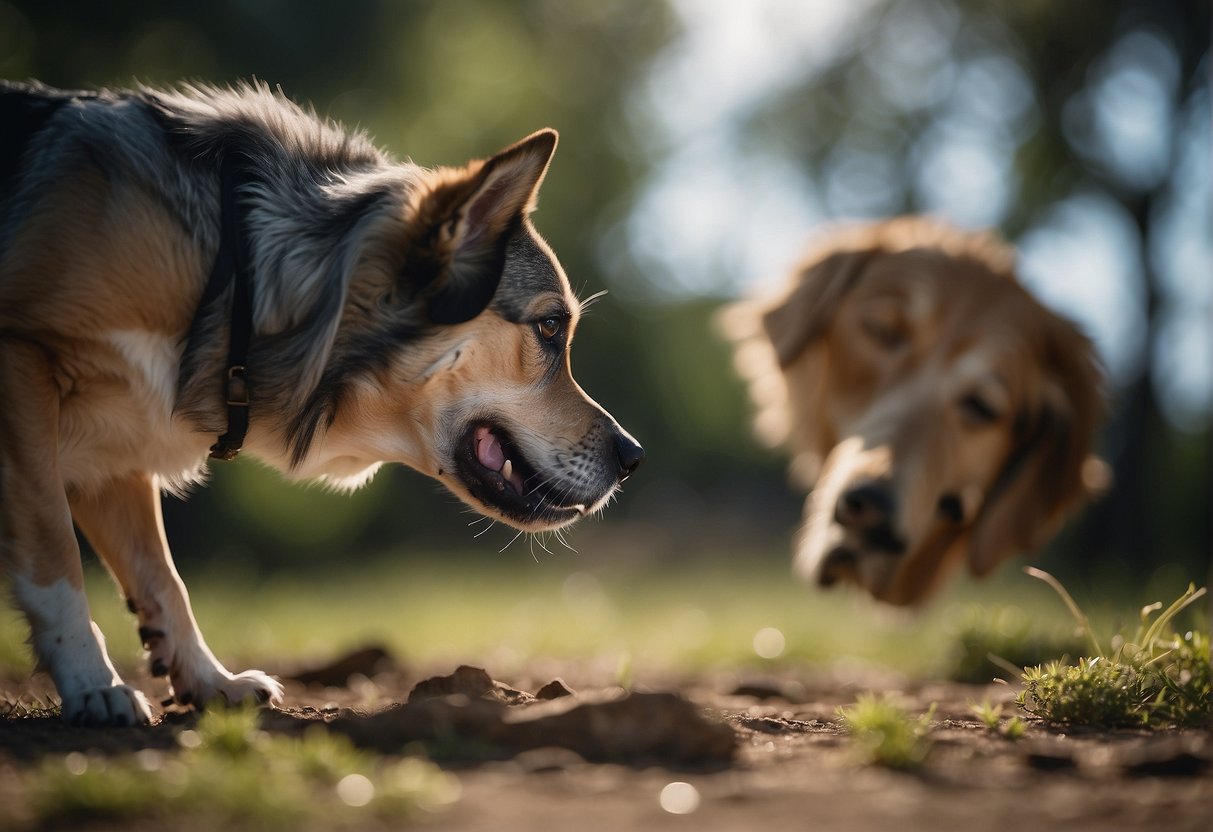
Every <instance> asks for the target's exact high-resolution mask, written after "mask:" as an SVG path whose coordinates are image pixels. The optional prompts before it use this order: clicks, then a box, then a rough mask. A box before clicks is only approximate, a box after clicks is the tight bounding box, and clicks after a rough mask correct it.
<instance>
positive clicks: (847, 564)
mask: <svg viewBox="0 0 1213 832" xmlns="http://www.w3.org/2000/svg"><path fill="white" fill-rule="evenodd" d="M723 321H724V324H725V326H726V329H727V331H728V333H729V334H730V335H733V336H734V337H735V338H737V340H738V346H737V353H736V359H737V365H738V368H739V370H740V371H741V372H742V373H743V375H745V376H746V377H747V378H748V379H749V381H750V390H751V394H752V398H754V400H755V401H756V403H757V404H758V405H759V407H760V410H759V414H758V416H757V423H756V424H757V429H758V432H759V434H760V435H761V436H762V437H764V438H766V439H768V440H769V441H771V442H772V443H777V442H780V441H785V442H786V443H787V444H788V445H789V446H790V449H791V451H792V453H793V461H792V466H791V469H792V473H793V476H794V478H795V479H796V480H797V481H798V482H799V483H800V484H802V485H803V486H805V487H808V488H811V491H810V494H809V496H808V498H807V501H806V504H805V524H804V526H803V528H802V530H801V533H800V535H799V538H798V541H797V544H796V554H795V568H796V571H797V572H798V573H799V574H800V575H801V576H802V577H804V578H806V579H808V580H810V581H812V582H814V583H817V584H821V585H824V586H828V585H831V584H833V583H835V582H838V581H848V582H852V583H857V584H859V585H860V586H862V587H863V588H865V589H866V590H867V591H868V592H870V593H871V594H872V595H873V596H875V597H876V598H879V599H881V600H883V601H887V602H890V603H893V604H909V603H913V602H915V601H918V600H919V599H921V598H923V597H925V596H926V595H927V594H928V593H929V592H930V591H931V590H932V589H933V588H935V587H936V586H937V585H938V584H939V583H940V581H941V579H942V578H943V577H944V576H945V575H946V574H947V573H948V572H949V571H950V570H951V569H952V568H953V567H955V566H956V565H958V564H959V563H961V562H964V561H965V560H966V559H967V561H968V565H969V569H970V570H971V572H972V573H973V574H974V575H977V576H983V575H985V574H987V573H989V572H990V571H991V570H993V569H994V568H995V566H996V565H997V564H998V563H1000V562H1001V561H1003V560H1004V559H1006V558H1008V557H1010V556H1011V555H1013V554H1014V553H1016V552H1020V551H1024V550H1030V549H1034V548H1037V547H1039V546H1041V545H1042V544H1043V543H1044V542H1046V541H1047V540H1048V539H1049V538H1050V537H1051V536H1052V535H1053V534H1054V533H1055V532H1056V531H1057V530H1058V528H1059V527H1060V525H1061V524H1062V522H1063V521H1064V519H1065V517H1066V515H1067V513H1068V512H1069V511H1070V510H1071V509H1072V508H1074V507H1075V506H1076V505H1078V504H1079V503H1080V502H1081V501H1082V499H1083V498H1084V497H1085V496H1087V495H1088V494H1089V492H1090V491H1092V490H1093V489H1096V488H1098V487H1099V485H1100V480H1101V479H1102V478H1103V477H1104V476H1105V474H1104V471H1105V468H1104V467H1103V465H1102V463H1100V462H1099V461H1098V460H1096V459H1095V458H1094V457H1091V456H1090V450H1091V445H1092V443H1093V440H1094V436H1095V432H1096V430H1097V426H1098V423H1099V420H1100V417H1101V415H1102V412H1103V393H1102V372H1101V370H1100V367H1099V365H1098V362H1097V360H1096V358H1095V356H1094V354H1093V351H1092V346H1091V344H1090V342H1089V341H1088V340H1087V338H1086V337H1084V336H1083V334H1082V333H1081V332H1079V330H1078V329H1077V328H1076V327H1075V326H1074V325H1073V324H1072V323H1070V322H1069V321H1066V320H1064V319H1063V318H1061V317H1060V316H1058V315H1056V314H1054V313H1053V312H1051V311H1049V310H1048V309H1046V308H1045V307H1044V306H1042V305H1041V304H1040V303H1039V302H1037V301H1036V300H1035V299H1034V298H1033V297H1032V296H1031V295H1029V294H1028V293H1027V292H1026V291H1025V290H1024V289H1023V288H1022V287H1021V286H1020V284H1019V283H1018V282H1017V281H1016V279H1015V274H1014V253H1013V252H1012V250H1011V249H1009V248H1008V247H1007V246H1006V245H1005V244H1003V243H1002V242H1000V241H999V240H997V239H996V238H995V237H993V236H992V235H988V234H977V233H964V232H961V231H958V230H955V229H952V228H950V227H948V226H945V225H943V224H941V223H939V222H936V221H932V220H929V219H925V218H917V217H907V218H901V219H897V220H892V221H889V222H886V223H881V224H876V225H870V226H862V227H854V228H849V229H843V230H837V231H835V232H834V233H833V234H830V235H827V236H825V237H824V242H823V245H822V247H821V248H820V249H818V250H816V251H814V252H813V253H812V254H811V255H810V256H809V257H808V258H807V259H806V260H805V261H804V262H803V264H802V265H801V266H800V267H799V268H798V269H797V270H796V271H795V274H794V275H793V279H792V280H791V281H790V284H789V285H788V286H787V287H786V288H785V289H784V290H783V291H782V292H781V293H780V294H779V295H778V296H777V297H776V298H774V299H773V300H770V301H767V302H753V303H743V304H739V305H737V306H735V307H734V308H732V309H731V310H729V311H727V312H726V314H725V315H724V316H723Z"/></svg>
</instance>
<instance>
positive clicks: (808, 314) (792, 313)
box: [762, 250, 873, 367]
mask: <svg viewBox="0 0 1213 832" xmlns="http://www.w3.org/2000/svg"><path fill="white" fill-rule="evenodd" d="M872 255H873V252H872V251H871V250H863V251H841V252H835V253H833V254H830V255H828V256H826V257H824V258H822V259H820V260H815V261H811V262H809V263H808V264H806V265H805V266H803V267H801V269H800V270H799V272H798V275H797V279H796V284H795V285H794V286H793V287H792V289H791V291H789V292H788V293H787V294H786V295H784V297H783V298H782V300H780V301H779V303H778V304H777V305H776V306H774V307H772V308H771V309H769V310H768V311H767V312H766V313H765V314H764V315H763V317H762V325H763V328H764V329H765V330H766V333H767V337H768V338H770V339H771V345H772V346H773V347H774V348H775V355H776V357H777V358H778V359H779V365H780V366H781V367H787V366H788V365H789V364H791V363H792V362H793V361H794V360H795V359H796V357H797V356H799V355H800V353H801V352H802V351H803V350H804V348H805V347H807V346H808V345H809V344H810V343H812V342H813V341H814V340H815V339H817V338H819V337H820V336H821V335H823V334H824V333H825V331H826V329H827V328H828V327H829V323H830V320H831V319H832V318H833V316H834V312H835V311H836V310H837V309H838V305H839V303H841V302H842V299H843V298H844V297H845V296H846V294H847V292H849V291H850V290H851V287H852V286H854V285H855V282H856V281H857V280H858V279H859V275H860V274H861V273H862V272H863V270H864V268H865V266H866V265H867V263H868V261H869V260H870V259H871V258H872Z"/></svg>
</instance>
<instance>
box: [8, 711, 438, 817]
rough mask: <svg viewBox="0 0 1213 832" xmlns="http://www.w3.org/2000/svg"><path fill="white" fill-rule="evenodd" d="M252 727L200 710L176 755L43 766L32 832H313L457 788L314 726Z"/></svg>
mask: <svg viewBox="0 0 1213 832" xmlns="http://www.w3.org/2000/svg"><path fill="white" fill-rule="evenodd" d="M259 720H260V716H259V714H258V712H257V711H255V710H252V709H241V710H231V711H223V710H216V711H208V712H207V713H206V714H205V715H203V717H202V718H201V719H200V720H199V722H198V726H197V728H196V729H193V730H186V731H183V732H182V733H181V734H180V735H179V741H180V745H181V750H180V751H178V752H174V753H165V752H161V751H156V750H150V749H149V750H144V751H139V752H137V753H135V754H130V755H125V756H120V757H104V756H101V755H95V754H88V755H85V754H81V753H78V752H77V753H72V754H68V755H66V756H64V757H54V758H48V759H46V760H45V761H44V762H43V764H42V765H41V766H40V767H39V768H37V769H35V770H34V771H32V772H30V773H29V774H28V775H27V776H26V788H27V790H28V794H29V800H30V806H31V810H32V815H33V818H34V820H35V825H36V826H41V825H63V826H70V825H71V824H72V823H74V822H77V821H81V820H84V819H88V820H90V821H97V820H110V821H114V822H120V821H124V820H131V819H136V818H139V819H152V820H155V819H162V820H163V821H164V822H165V823H169V822H171V821H172V819H173V818H177V817H181V816H186V815H188V816H189V817H191V818H193V819H194V820H196V821H198V822H199V823H202V824H203V825H218V824H233V825H236V826H239V827H241V828H248V827H253V828H276V829H300V828H306V829H320V828H330V827H331V826H333V825H335V824H345V823H350V822H355V821H357V820H358V819H359V818H364V819H369V818H371V817H379V818H382V819H386V820H392V821H407V820H410V819H415V818H416V817H417V816H419V815H424V814H427V813H430V812H433V811H437V810H439V809H441V808H442V807H443V806H445V805H447V804H449V803H450V802H451V801H452V800H454V799H455V798H456V797H457V794H458V791H457V789H458V784H457V782H456V781H455V780H454V779H453V778H452V777H451V776H450V775H448V774H446V773H444V772H442V771H441V770H440V769H438V768H437V767H436V766H435V765H434V764H433V763H430V762H429V761H426V760H421V759H417V758H405V759H403V760H398V761H390V760H378V761H377V760H376V758H375V757H374V756H372V755H368V754H365V753H363V752H361V751H359V750H357V749H355V748H354V747H353V745H352V744H351V743H350V742H349V741H348V739H346V738H345V737H342V736H339V735H334V734H330V733H329V732H328V731H327V730H325V729H324V727H323V726H320V725H316V726H313V727H312V728H310V729H309V730H307V731H306V732H305V733H304V735H303V736H302V737H286V736H271V735H269V734H267V733H265V732H263V731H261V730H260V728H259Z"/></svg>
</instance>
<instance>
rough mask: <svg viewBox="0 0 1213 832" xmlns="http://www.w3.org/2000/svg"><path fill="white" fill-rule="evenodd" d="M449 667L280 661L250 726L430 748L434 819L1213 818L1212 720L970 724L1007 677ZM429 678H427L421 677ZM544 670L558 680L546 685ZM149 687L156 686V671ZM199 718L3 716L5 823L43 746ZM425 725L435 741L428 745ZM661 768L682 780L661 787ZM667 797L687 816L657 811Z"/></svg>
mask: <svg viewBox="0 0 1213 832" xmlns="http://www.w3.org/2000/svg"><path fill="white" fill-rule="evenodd" d="M490 670H491V669H490ZM453 671H455V668H454V667H451V666H448V667H441V668H407V669H406V668H401V667H398V666H396V665H395V664H393V663H392V662H391V661H390V660H389V659H386V658H385V657H384V656H382V655H381V654H378V653H376V652H374V651H370V652H368V653H365V654H355V655H351V656H348V657H343V658H342V659H341V660H340V661H338V662H336V663H335V664H334V665H331V666H328V667H320V668H311V669H306V670H304V671H302V672H295V673H294V674H292V675H294V676H296V677H298V679H292V680H289V681H288V682H287V699H286V702H285V708H284V709H282V710H279V711H276V712H274V713H272V714H270V715H269V716H268V717H267V718H266V720H265V727H266V728H267V730H270V731H280V732H287V733H290V732H297V731H301V730H302V729H303V728H304V727H306V726H308V725H312V724H315V723H316V722H318V721H323V722H325V723H327V724H328V725H329V727H330V730H334V731H341V732H344V733H346V734H348V735H349V736H350V737H351V738H353V739H354V741H355V742H356V743H358V744H359V745H362V746H363V747H367V748H372V749H375V750H377V751H380V752H382V753H387V754H395V753H399V752H400V750H401V749H403V748H404V747H405V746H406V745H409V744H410V743H412V744H413V747H416V741H417V740H421V741H423V742H426V743H430V744H431V747H432V748H438V749H440V753H439V754H438V756H439V757H440V758H441V759H440V762H441V764H442V765H443V767H444V768H446V769H447V770H448V771H450V772H452V773H453V774H454V775H455V776H456V777H457V778H458V780H459V783H460V787H461V797H460V799H459V800H458V801H457V802H455V803H454V804H453V805H452V806H451V807H449V808H448V809H446V810H445V811H444V812H443V813H442V814H441V815H439V816H438V817H436V818H435V819H434V820H433V822H432V827H433V828H439V829H443V830H490V829H491V830H503V829H504V830H513V829H520V830H543V829H549V828H550V829H577V830H579V832H588V830H598V829H602V830H625V829H646V830H647V829H683V828H685V829H692V828H693V829H696V830H741V829H838V830H885V829H890V828H896V829H898V830H899V832H911V830H940V829H956V830H968V829H981V830H1002V829H1006V830H1011V829H1014V830H1017V831H1018V830H1026V829H1043V828H1049V826H1050V825H1054V824H1056V827H1055V828H1060V829H1098V830H1121V829H1125V830H1128V829H1134V830H1137V829H1141V830H1146V829H1150V830H1154V829H1166V830H1168V832H1178V830H1189V829H1191V830H1198V829H1199V830H1201V831H1202V832H1206V830H1208V829H1209V828H1210V822H1211V819H1213V732H1209V731H1182V732H1180V731H1171V732H1152V733H1148V732H1138V731H1115V732H1085V731H1058V730H1051V729H1047V728H1045V727H1043V726H1041V725H1039V724H1036V723H1029V726H1028V729H1027V732H1026V734H1025V735H1024V736H1023V737H1022V738H1020V739H1019V740H1016V741H1012V740H1008V739H1005V738H1003V737H1000V736H998V735H997V734H995V733H993V732H991V731H990V730H989V729H987V728H986V727H985V726H984V725H982V724H981V723H980V722H978V721H977V720H976V719H975V718H974V716H973V714H972V711H971V707H970V706H971V705H972V704H973V703H975V702H981V701H983V700H988V701H990V702H992V703H999V702H1002V703H1007V704H1006V706H1005V708H1004V712H1006V713H1008V714H1009V713H1012V712H1013V711H1014V708H1013V705H1010V704H1009V703H1010V700H1011V699H1012V696H1013V691H1012V690H1010V689H1009V688H1007V687H1006V686H1002V685H990V686H972V685H962V684H957V683H951V682H939V683H928V684H923V683H912V682H907V681H906V680H904V679H901V678H898V677H895V676H882V675H879V674H869V675H867V676H866V677H862V678H856V677H855V676H854V674H852V675H851V676H850V677H848V678H843V677H841V676H838V675H835V674H831V673H827V672H823V671H816V672H804V673H798V672H793V671H785V672H782V673H780V674H778V675H771V674H770V673H760V672H758V671H755V672H754V673H748V672H744V671H740V672H735V671H721V672H715V673H702V674H699V675H696V676H693V677H674V676H668V677H662V676H661V674H655V675H648V674H639V673H638V674H637V677H636V678H635V679H634V680H633V684H632V687H631V690H630V692H625V691H622V690H621V689H619V688H614V687H612V682H613V679H612V678H611V675H612V674H611V673H609V672H607V671H606V670H605V669H602V668H593V667H590V666H569V665H545V666H533V667H529V668H528V669H527V670H526V672H525V673H520V674H517V675H516V676H515V677H514V678H509V679H498V680H497V681H495V682H494V681H491V680H490V678H489V676H488V675H487V674H484V673H482V672H479V671H476V670H473V669H470V668H463V669H460V670H459V671H457V672H453ZM287 673H290V671H287ZM287 673H284V675H287ZM431 675H436V676H438V677H439V678H437V679H436V680H432V681H430V682H428V683H426V684H423V685H421V686H420V687H418V683H419V682H421V681H422V680H424V679H426V678H427V677H429V676H431ZM556 678H559V679H560V680H561V682H562V684H561V685H550V684H549V683H551V682H552V681H553V680H554V679H556ZM6 681H7V684H0V689H5V690H7V691H8V692H9V695H10V696H11V695H12V694H13V693H17V694H18V695H20V696H23V697H29V696H44V695H45V694H46V693H47V689H46V687H45V682H41V681H38V680H35V681H33V682H29V681H21V682H18V681H17V680H6ZM305 682H310V684H305ZM146 687H147V692H148V693H149V694H155V695H156V696H162V695H163V690H160V689H158V688H157V687H156V684H155V683H154V682H151V681H149V682H148V683H147V685H146ZM865 690H875V691H880V690H891V691H896V692H897V693H898V694H899V695H900V696H901V697H902V698H903V702H904V705H905V706H906V707H907V708H908V709H909V710H910V711H911V712H912V713H915V714H917V713H921V712H925V711H926V710H927V709H928V708H929V707H930V705H931V704H932V703H935V705H936V710H935V712H934V714H933V720H934V722H933V728H932V731H931V734H930V736H931V737H932V739H933V740H934V742H933V746H932V749H931V752H930V754H929V756H928V758H927V760H926V762H925V764H924V765H923V766H922V767H921V768H920V769H918V770H917V771H915V772H913V773H905V772H899V771H893V770H890V769H886V768H882V767H878V766H873V765H867V764H864V763H862V762H861V761H860V760H859V759H858V757H857V749H856V747H855V744H854V742H853V741H852V739H851V738H850V737H849V736H847V735H846V734H845V733H844V732H843V730H842V728H841V726H840V724H839V718H838V716H837V708H838V707H839V706H843V705H849V704H851V703H853V702H854V701H855V699H856V696H857V695H858V693H859V692H861V691H865ZM570 691H572V692H573V693H572V695H568V694H569V692H570ZM536 693H538V694H539V697H538V698H536V696H534V694H536ZM406 702H407V703H408V704H402V703H406ZM194 719H195V717H194V715H193V714H190V713H172V712H170V713H168V714H165V715H162V716H159V717H158V718H157V721H156V724H154V725H152V726H150V727H146V728H123V729H110V730H89V729H77V728H70V727H67V726H64V725H63V724H62V723H61V722H60V721H59V720H58V718H57V717H55V716H25V717H23V718H19V719H18V718H7V719H0V828H5V827H6V824H16V826H17V828H19V829H20V828H29V825H28V823H23V817H25V815H26V811H25V807H24V803H23V801H24V796H23V795H22V794H21V793H20V785H19V774H20V772H22V771H23V770H25V769H27V768H28V767H29V766H31V765H33V764H35V763H36V762H37V760H38V759H39V758H41V757H42V756H44V755H47V754H52V753H55V754H61V753H64V752H68V751H73V750H79V751H87V750H91V749H99V750H102V751H103V752H106V753H111V752H112V753H118V752H122V751H127V750H137V749H141V748H148V747H151V748H161V749H169V748H174V747H175V739H174V737H175V735H176V734H177V733H178V732H179V731H180V730H182V729H183V728H185V727H188V726H189V725H191V724H192V722H193V720H194ZM436 736H441V737H443V738H445V741H443V742H441V743H438V744H436V745H435V744H434V740H435V737H436ZM452 737H456V738H457V740H458V741H456V742H454V743H452V742H451V741H450V740H451V738H452ZM671 783H682V784H689V786H690V787H691V788H688V787H687V786H683V785H678V786H672V787H670V788H669V789H667V786H670V784H671ZM663 792H664V794H665V795H666V807H665V808H663V799H662V796H663ZM678 797H681V799H682V801H681V803H682V805H681V806H678V805H674V804H675V803H677V802H678V801H677V800H675V799H674V798H678ZM5 807H7V808H5ZM679 808H681V809H684V810H685V809H688V808H689V809H691V811H689V812H687V813H685V814H676V813H674V812H672V811H670V809H679ZM6 816H7V818H8V821H6V820H5V818H6ZM182 820H185V819H182ZM175 826H177V828H184V829H189V828H191V827H190V825H189V824H188V823H183V824H180V825H175ZM73 828H77V829H81V830H92V829H109V828H114V827H112V826H103V825H100V824H97V825H90V824H87V823H85V824H83V825H81V826H75V827H73ZM122 828H123V829H140V828H143V826H141V825H140V824H135V825H133V826H132V825H130V824H124V825H123V826H122ZM146 828H148V829H151V828H153V826H150V825H147V826H146Z"/></svg>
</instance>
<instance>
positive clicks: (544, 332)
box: [535, 317, 564, 343]
mask: <svg viewBox="0 0 1213 832" xmlns="http://www.w3.org/2000/svg"><path fill="white" fill-rule="evenodd" d="M535 329H536V330H537V331H538V332H539V337H540V338H542V339H543V340H545V341H547V342H549V343H554V342H555V341H556V339H557V338H558V337H559V336H560V333H561V331H562V330H563V329H564V318H556V317H553V318H544V319H543V320H542V321H539V322H538V323H536V324H535Z"/></svg>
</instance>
